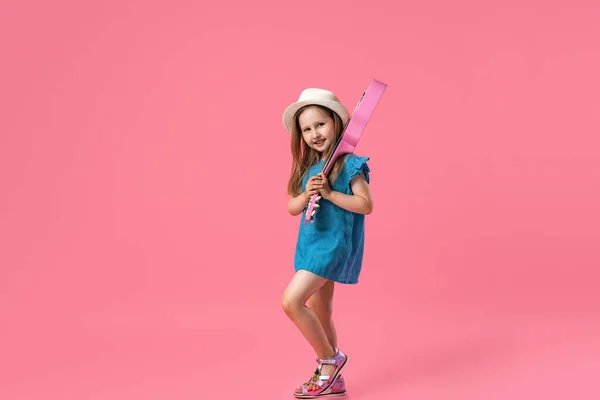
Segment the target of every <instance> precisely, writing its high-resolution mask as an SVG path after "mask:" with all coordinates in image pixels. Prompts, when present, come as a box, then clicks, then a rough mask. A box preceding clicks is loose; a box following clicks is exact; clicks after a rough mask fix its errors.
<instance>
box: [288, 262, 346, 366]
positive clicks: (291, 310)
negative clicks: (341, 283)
mask: <svg viewBox="0 0 600 400" xmlns="http://www.w3.org/2000/svg"><path fill="white" fill-rule="evenodd" d="M326 282H327V279H325V278H322V277H320V276H317V275H315V274H313V273H311V272H308V271H303V270H300V271H298V272H296V274H295V275H294V277H293V278H292V280H291V281H290V283H289V285H288V287H287V288H286V289H285V291H284V293H283V298H282V302H281V304H282V307H283V310H284V311H285V313H286V314H287V316H288V317H289V318H290V319H291V320H292V322H293V323H294V324H295V325H296V327H297V328H298V330H300V332H301V333H302V335H303V336H304V338H305V339H306V340H307V341H308V342H309V343H310V345H311V346H312V348H313V349H314V350H315V353H316V354H317V357H319V358H330V357H333V356H334V354H335V350H334V349H333V347H332V346H331V345H330V344H329V340H328V338H327V335H326V334H325V331H324V330H323V327H322V326H321V322H320V321H319V319H318V318H317V316H316V315H315V313H314V312H313V311H312V310H311V309H310V308H308V307H306V305H305V304H306V301H307V300H308V298H309V297H311V296H312V295H313V294H314V293H315V292H316V291H317V290H319V289H320V288H321V287H322V286H323V285H324V284H325V283H326Z"/></svg>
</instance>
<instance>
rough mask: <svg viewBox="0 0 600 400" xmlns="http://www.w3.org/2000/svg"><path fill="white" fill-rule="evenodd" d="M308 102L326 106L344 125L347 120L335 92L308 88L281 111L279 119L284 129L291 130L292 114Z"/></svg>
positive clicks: (292, 123) (344, 108) (345, 110)
mask: <svg viewBox="0 0 600 400" xmlns="http://www.w3.org/2000/svg"><path fill="white" fill-rule="evenodd" d="M309 104H318V105H320V106H324V107H327V108H329V109H330V110H332V111H333V112H335V113H336V114H337V115H339V116H340V118H341V119H342V122H343V124H344V125H346V123H347V122H348V116H349V114H348V110H347V109H346V107H344V106H343V105H342V103H340V101H339V100H338V98H337V96H336V95H335V94H333V93H332V92H330V91H329V90H325V89H317V88H308V89H304V90H303V91H302V93H300V97H299V98H298V101H297V102H295V103H293V104H291V105H289V106H288V108H286V109H285V111H284V112H283V116H282V118H281V119H282V122H283V126H285V129H287V130H288V131H289V132H291V131H292V127H293V126H294V115H295V114H296V112H297V111H298V110H299V109H301V108H302V107H304V106H307V105H309Z"/></svg>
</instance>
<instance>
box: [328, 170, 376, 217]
mask: <svg viewBox="0 0 600 400" xmlns="http://www.w3.org/2000/svg"><path fill="white" fill-rule="evenodd" d="M322 179H323V180H324V181H325V182H326V181H327V178H325V177H324V176H323V175H322ZM324 186H325V187H324V188H323V189H324V190H321V192H320V193H321V196H323V198H324V199H326V200H329V201H330V202H332V203H333V204H335V205H336V206H338V207H340V208H343V209H344V210H347V211H350V212H353V213H357V214H365V215H368V214H371V212H373V199H372V198H371V191H370V190H369V184H368V183H367V181H366V179H365V176H364V174H363V173H361V174H360V175H357V176H355V177H354V178H353V179H352V181H350V188H351V189H352V193H354V195H351V194H344V193H341V192H336V191H335V190H331V188H330V187H329V183H328V182H327V183H325V185H324Z"/></svg>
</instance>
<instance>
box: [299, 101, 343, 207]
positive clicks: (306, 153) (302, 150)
mask: <svg viewBox="0 0 600 400" xmlns="http://www.w3.org/2000/svg"><path fill="white" fill-rule="evenodd" d="M309 107H317V108H319V109H320V110H322V111H324V112H325V113H327V114H328V115H329V116H330V117H331V118H332V119H333V128H334V132H335V139H334V144H332V145H331V146H329V149H328V150H327V154H324V157H323V159H324V160H327V158H329V156H330V155H331V153H332V152H333V148H334V146H335V143H337V140H338V139H339V137H340V136H341V134H342V132H343V130H344V123H343V122H342V119H341V118H340V116H339V115H337V113H335V112H333V111H332V110H330V109H329V108H327V107H323V106H320V105H317V104H309V105H307V106H304V107H302V108H301V109H299V110H298V111H297V112H296V114H295V115H294V126H293V127H292V143H291V145H292V171H291V174H290V179H289V181H288V194H290V195H292V196H298V195H299V194H300V193H302V178H303V177H304V175H305V174H306V173H307V172H308V169H309V168H310V167H311V166H313V165H315V164H316V163H317V162H318V161H319V158H321V157H320V156H319V152H317V151H316V150H314V149H312V148H311V147H310V146H309V145H308V144H307V143H306V142H305V141H304V139H303V138H302V132H301V131H300V122H299V119H300V115H301V114H302V112H304V111H305V110H306V109H308V108H309ZM344 159H345V157H340V158H338V159H337V160H336V161H335V163H334V164H333V168H332V169H331V172H330V173H329V177H328V180H329V184H330V185H331V184H333V182H334V181H335V179H336V178H337V176H338V175H339V173H340V171H341V170H342V166H343V165H344Z"/></svg>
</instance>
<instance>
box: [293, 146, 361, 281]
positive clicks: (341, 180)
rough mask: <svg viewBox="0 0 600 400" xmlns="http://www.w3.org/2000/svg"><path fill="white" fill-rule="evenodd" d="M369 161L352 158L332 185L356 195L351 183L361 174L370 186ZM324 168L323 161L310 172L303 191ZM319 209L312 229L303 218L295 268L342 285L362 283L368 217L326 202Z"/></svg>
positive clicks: (346, 161) (320, 203)
mask: <svg viewBox="0 0 600 400" xmlns="http://www.w3.org/2000/svg"><path fill="white" fill-rule="evenodd" d="M368 160H369V158H368V157H360V156H357V155H355V154H348V155H347V156H346V158H345V160H344V166H343V168H342V170H341V171H340V174H339V175H338V177H337V179H336V180H335V182H333V183H331V182H330V186H331V189H332V190H335V191H337V192H342V193H345V194H349V195H351V194H353V193H352V190H351V189H350V181H351V180H352V178H354V177H355V176H357V175H360V174H361V173H364V175H365V178H366V181H367V183H368V182H369V181H370V177H369V172H370V169H369V167H368V165H367V161H368ZM322 165H323V161H322V160H321V161H319V162H318V163H317V164H315V165H313V166H312V167H311V168H310V169H309V170H308V172H307V174H306V175H305V176H304V178H303V180H302V191H304V190H305V189H306V183H307V182H308V180H309V179H310V178H311V177H312V176H314V175H318V174H319V172H320V171H321V168H322ZM319 205H320V208H318V209H317V212H316V214H315V217H314V222H311V223H309V224H308V225H305V224H304V218H305V215H304V214H300V215H301V219H300V230H299V232H298V242H297V243H296V254H295V257H294V268H295V270H296V271H298V270H306V271H310V272H312V273H314V274H316V275H319V276H322V277H323V278H326V279H329V280H332V281H335V282H339V283H348V284H355V283H358V277H359V275H360V270H361V267H362V259H363V251H364V242H365V216H364V215H363V214H356V213H353V212H350V211H346V210H344V209H343V208H340V207H338V206H336V205H335V204H333V203H332V202H330V201H328V200H325V199H323V198H322V199H320V200H319Z"/></svg>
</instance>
